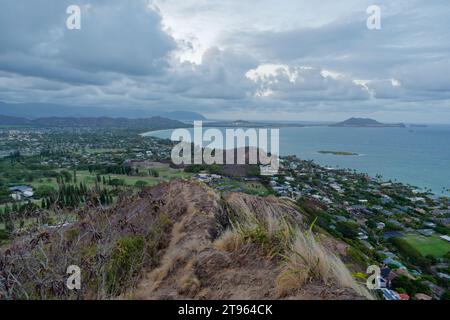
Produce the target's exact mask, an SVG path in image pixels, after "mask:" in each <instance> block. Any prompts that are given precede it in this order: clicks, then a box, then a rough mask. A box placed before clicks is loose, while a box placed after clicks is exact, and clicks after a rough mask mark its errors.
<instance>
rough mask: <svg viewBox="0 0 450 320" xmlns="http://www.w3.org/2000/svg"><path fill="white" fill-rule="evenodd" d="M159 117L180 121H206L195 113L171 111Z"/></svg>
mask: <svg viewBox="0 0 450 320" xmlns="http://www.w3.org/2000/svg"><path fill="white" fill-rule="evenodd" d="M158 115H159V116H161V117H164V118H169V119H174V120H181V121H194V120H206V118H205V117H204V116H203V115H201V114H200V113H197V112H191V111H172V112H164V113H160V114H158Z"/></svg>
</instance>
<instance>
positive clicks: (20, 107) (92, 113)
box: [0, 101, 206, 121]
mask: <svg viewBox="0 0 450 320" xmlns="http://www.w3.org/2000/svg"><path fill="white" fill-rule="evenodd" d="M0 114H2V115H5V116H10V117H22V118H27V119H36V118H47V117H114V118H118V117H122V118H124V117H126V118H147V117H156V116H160V117H163V118H168V119H172V120H185V121H192V120H206V118H205V117H204V116H203V115H201V114H200V113H197V112H192V111H182V110H176V111H164V112H160V111H152V110H146V109H145V108H135V109H130V107H110V108H108V107H87V106H85V107H78V106H71V105H57V104H47V103H17V104H16V103H5V102H1V101H0Z"/></svg>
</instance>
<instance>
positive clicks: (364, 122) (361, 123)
mask: <svg viewBox="0 0 450 320" xmlns="http://www.w3.org/2000/svg"><path fill="white" fill-rule="evenodd" d="M330 127H369V128H385V127H392V128H405V125H404V124H403V123H392V124H391V123H381V122H378V121H376V120H374V119H369V118H350V119H347V120H345V121H342V122H338V123H335V124H331V125H330Z"/></svg>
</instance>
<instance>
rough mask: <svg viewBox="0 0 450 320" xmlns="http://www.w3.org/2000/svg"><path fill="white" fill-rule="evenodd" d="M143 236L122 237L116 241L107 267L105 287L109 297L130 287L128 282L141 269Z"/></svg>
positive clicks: (143, 245)
mask: <svg viewBox="0 0 450 320" xmlns="http://www.w3.org/2000/svg"><path fill="white" fill-rule="evenodd" d="M144 247H145V239H144V237H143V236H130V237H124V238H121V239H119V240H118V241H117V243H116V246H115V248H114V249H113V251H112V254H111V258H110V261H109V264H108V266H107V274H106V287H107V291H108V293H109V294H111V295H117V294H119V293H120V292H121V289H122V288H127V287H130V286H131V285H132V283H130V281H132V279H133V278H134V276H135V275H136V273H137V272H138V271H139V270H140V269H141V267H142V264H143V260H144Z"/></svg>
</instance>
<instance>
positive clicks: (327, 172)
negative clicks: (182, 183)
mask: <svg viewBox="0 0 450 320" xmlns="http://www.w3.org/2000/svg"><path fill="white" fill-rule="evenodd" d="M139 133H140V132H139V131H137V130H136V131H133V130H121V129H117V130H113V129H108V130H102V129H96V128H76V129H67V128H65V129H63V128H41V129H35V128H33V129H31V128H4V129H0V153H1V158H0V167H1V173H0V218H1V219H0V241H1V243H0V245H3V246H5V245H7V244H8V243H9V242H10V241H11V239H12V238H14V237H17V236H20V235H21V234H24V233H27V232H31V231H32V230H34V231H36V230H38V229H39V228H52V227H54V226H55V225H61V224H65V223H71V221H72V220H73V217H72V216H71V215H70V214H68V215H55V214H54V213H53V211H54V210H55V208H56V207H57V208H58V210H63V211H64V210H66V211H67V212H69V211H70V210H73V209H75V208H78V207H82V206H83V205H85V204H86V203H87V202H88V199H89V197H91V196H92V192H91V190H94V191H95V193H96V194H97V196H98V197H99V201H100V202H101V203H102V205H105V206H108V205H111V204H112V203H114V202H115V201H116V199H118V197H120V196H121V194H124V193H125V194H127V193H128V194H132V193H134V192H135V191H136V190H140V188H142V187H145V186H151V185H155V184H158V183H160V182H163V181H168V180H171V179H195V180H197V181H199V183H202V184H205V185H207V186H209V187H211V188H213V189H215V190H217V191H218V192H220V193H222V194H223V193H229V192H239V193H248V194H254V195H260V196H276V197H279V198H281V199H285V200H286V201H290V202H292V203H295V204H296V205H297V206H298V207H299V208H300V210H301V212H304V213H305V215H306V216H308V219H309V220H310V223H311V225H313V226H314V230H316V231H317V232H323V233H325V234H329V235H331V236H333V237H335V238H336V239H339V240H340V241H342V243H344V244H345V248H346V249H345V250H346V255H347V256H348V261H347V262H348V264H349V265H352V266H354V268H353V271H354V277H355V278H358V279H359V280H360V281H361V282H365V281H366V280H367V277H368V276H369V275H368V274H367V273H366V271H367V270H366V269H367V267H368V266H371V265H375V266H378V267H379V268H380V271H381V273H380V275H379V278H378V290H377V291H378V292H379V296H380V298H384V299H387V300H408V299H414V300H431V299H449V298H450V293H449V283H450V198H448V197H443V196H441V197H440V196H436V195H434V194H432V193H430V192H429V191H428V190H423V189H420V188H417V187H414V186H409V185H406V184H402V183H400V182H397V181H391V180H386V179H384V178H383V177H381V176H376V177H370V176H368V175H366V174H363V173H358V172H355V171H352V170H349V169H338V168H334V167H324V166H320V165H318V164H315V163H314V162H313V161H307V160H302V159H300V158H298V157H296V156H286V157H281V159H280V164H281V166H280V171H279V172H278V173H277V174H276V175H273V176H264V175H260V174H259V172H260V170H259V169H260V168H258V167H257V166H256V167H255V166H249V167H248V168H246V170H235V169H234V168H229V167H228V168H225V167H226V166H220V165H199V166H195V165H191V166H174V165H173V164H171V163H170V152H171V149H172V146H173V144H174V143H173V142H171V141H169V140H162V139H157V138H153V137H144V136H142V135H140V134H139ZM236 172H238V173H236ZM36 212H41V213H45V215H44V216H45V217H46V219H37V218H36ZM71 219H72V220H71Z"/></svg>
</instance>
